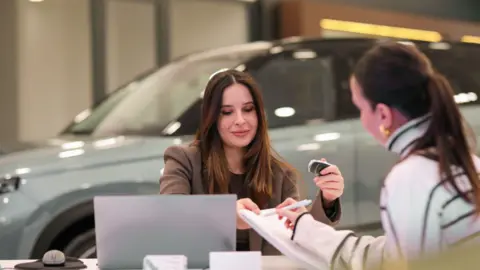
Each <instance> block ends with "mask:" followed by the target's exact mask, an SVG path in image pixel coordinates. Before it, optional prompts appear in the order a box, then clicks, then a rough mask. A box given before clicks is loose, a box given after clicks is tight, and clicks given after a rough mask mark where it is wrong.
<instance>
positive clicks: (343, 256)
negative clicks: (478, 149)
mask: <svg viewBox="0 0 480 270" xmlns="http://www.w3.org/2000/svg"><path fill="white" fill-rule="evenodd" d="M350 88H351V92H352V101H353V103H354V104H355V105H356V106H357V107H358V109H359V110H360V113H361V116H360V119H361V122H362V124H363V126H364V128H365V129H366V130H367V131H368V132H369V133H370V134H371V135H372V136H373V137H374V138H375V139H376V140H377V141H379V142H380V143H382V144H383V145H384V146H385V147H386V148H387V149H388V150H389V151H392V152H395V153H398V155H399V156H400V161H399V162H398V163H397V164H396V165H395V166H394V167H393V168H392V170H391V172H390V173H389V174H388V176H387V178H386V179H385V181H384V185H383V188H382V192H381V196H380V206H381V209H380V211H381V221H382V226H383V229H384V231H385V235H384V236H381V237H376V238H375V237H371V236H362V237H357V236H355V234H354V233H353V232H351V231H337V230H335V229H334V228H332V227H330V226H328V225H325V224H322V223H320V222H317V221H315V220H314V219H313V218H312V217H311V216H310V215H309V214H308V213H307V212H306V211H305V209H297V210H296V211H285V210H280V209H278V210H277V211H278V214H279V217H281V218H282V217H286V220H287V221H286V222H287V224H286V225H287V226H288V227H291V228H292V229H293V232H292V240H293V241H295V242H296V243H297V244H298V245H300V246H302V247H304V248H306V249H308V250H310V251H312V252H313V253H315V254H316V255H317V256H318V257H319V261H324V262H325V263H326V264H327V265H319V269H328V268H330V269H344V268H345V267H346V268H347V269H366V268H368V269H371V267H372V266H377V267H378V266H380V267H382V266H384V265H382V264H384V263H385V262H386V261H390V260H401V261H404V262H405V261H413V260H417V259H420V258H422V259H423V258H425V257H429V256H431V255H439V254H440V252H443V251H446V250H451V249H452V248H454V247H455V248H456V247H465V246H469V245H471V244H478V243H479V242H480V220H479V219H477V214H478V213H479V212H480V181H479V176H478V172H479V168H480V159H479V158H478V157H477V156H476V155H475V154H474V151H475V150H474V149H475V147H474V145H473V144H472V142H473V140H471V138H473V136H469V135H472V134H469V132H467V131H468V129H466V125H465V121H464V119H463V117H462V115H461V113H460V110H459V108H458V107H457V104H456V103H455V100H454V92H453V90H452V88H451V86H450V84H449V82H448V81H447V80H446V79H445V77H444V76H442V75H441V74H439V73H437V72H436V71H435V70H434V68H433V67H432V65H431V63H430V61H429V59H427V57H426V56H425V55H424V54H423V53H421V52H420V51H419V50H418V49H417V48H416V47H415V46H411V45H403V44H400V43H383V44H380V45H377V46H376V47H374V48H372V49H371V50H369V51H368V52H367V53H366V54H365V55H364V56H363V57H362V58H361V59H360V60H359V62H358V63H357V65H356V67H355V69H354V72H353V75H352V77H351V80H350ZM290 203H294V201H293V200H291V201H290V202H288V203H285V204H282V205H280V207H282V206H284V205H286V204H290ZM379 264H380V265H379ZM325 267H328V268H325Z"/></svg>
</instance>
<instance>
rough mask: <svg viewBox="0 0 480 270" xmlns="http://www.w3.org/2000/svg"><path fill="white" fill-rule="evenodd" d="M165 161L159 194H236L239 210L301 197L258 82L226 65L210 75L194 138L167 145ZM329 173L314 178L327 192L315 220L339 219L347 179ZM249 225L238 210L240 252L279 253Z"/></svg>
mask: <svg viewBox="0 0 480 270" xmlns="http://www.w3.org/2000/svg"><path fill="white" fill-rule="evenodd" d="M164 160H165V168H164V172H163V175H162V176H161V178H160V193H161V194H227V193H229V194H237V196H238V199H239V200H238V201H237V210H239V209H242V208H247V209H249V210H252V211H255V212H258V211H259V209H265V208H272V207H276V206H277V205H278V204H280V203H281V202H282V201H284V200H286V199H287V198H293V199H298V197H299V192H298V188H297V180H299V179H298V176H297V174H296V172H295V170H294V168H292V167H291V166H290V165H289V164H288V163H286V162H285V161H282V160H281V159H280V158H279V157H278V156H277V155H276V154H274V151H273V150H272V147H271V145H270V139H269V136H268V126H267V121H266V115H265V108H264V105H263V100H262V95H261V92H260V90H259V86H258V85H257V84H256V82H255V81H254V79H253V78H252V77H251V76H250V75H248V74H247V73H245V72H240V71H236V70H222V71H219V72H217V73H216V74H214V75H213V76H212V77H211V79H210V80H209V82H208V84H207V87H206V89H205V92H204V95H203V104H202V111H201V123H200V128H199V131H198V133H197V135H196V139H195V140H194V142H193V143H191V144H190V145H183V146H171V147H169V148H168V149H167V150H166V151H165V154H164ZM325 170H327V169H325ZM325 174H326V175H323V176H319V177H317V178H316V179H315V181H316V183H318V185H319V186H320V187H322V188H321V190H324V192H319V196H318V197H317V199H316V200H315V201H314V204H313V206H312V209H311V213H312V215H313V217H314V218H315V219H316V220H319V221H321V222H324V223H326V224H334V223H336V222H337V221H338V220H339V218H340V212H341V211H340V210H341V209H340V203H339V200H338V198H339V197H340V195H341V194H342V192H343V178H342V176H341V174H340V171H339V170H338V168H336V167H335V166H330V167H329V168H328V172H325ZM247 229H249V227H248V225H247V224H246V223H245V222H243V221H242V219H241V218H239V217H238V215H237V230H238V231H237V251H245V250H261V251H262V254H263V255H275V254H279V253H278V251H277V250H276V249H275V248H273V247H272V246H271V245H269V244H268V243H262V239H261V238H260V236H259V235H258V234H256V233H254V232H253V231H252V230H247Z"/></svg>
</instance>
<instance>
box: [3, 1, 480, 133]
mask: <svg viewBox="0 0 480 270" xmlns="http://www.w3.org/2000/svg"><path fill="white" fill-rule="evenodd" d="M479 8H480V2H479V1H476V0H424V1H416V0H404V1H397V0H330V1H329V0H323V1H320V0H319V1H315V0H309V1H308V0H305V1H300V0H299V1H295V0H292V1H288V0H283V1H282V0H257V1H255V0H243V1H241V0H75V1H68V0H43V1H41V0H31V1H29V0H2V1H0V36H1V38H0V102H1V105H0V125H1V127H2V128H1V132H0V141H10V140H17V139H20V140H39V139H45V138H49V137H51V136H53V135H56V134H57V133H58V132H59V131H60V130H61V129H62V128H64V127H65V125H67V124H68V123H69V122H70V120H71V119H72V118H73V117H74V116H75V115H77V114H78V113H79V112H80V111H82V110H83V109H85V108H87V107H89V106H91V105H92V104H93V103H95V102H97V101H99V100H101V99H102V98H103V97H104V96H105V95H107V94H108V93H110V92H112V91H113V90H115V89H116V88H118V87H119V86H120V85H123V84H124V83H126V82H128V81H130V80H132V79H133V78H134V77H135V76H137V75H139V74H142V73H144V72H146V71H148V70H151V69H153V68H155V67H158V66H161V65H163V64H165V63H167V62H168V61H169V60H171V59H174V58H176V57H178V56H181V55H184V54H187V53H191V52H194V51H199V50H204V49H209V48H215V47H221V46H225V45H233V44H240V43H245V42H249V41H257V40H272V39H278V38H284V37H289V36H316V37H324V38H332V37H358V36H371V35H374V34H375V33H371V32H369V31H362V29H361V27H362V26H360V28H359V29H355V27H357V28H358V26H356V25H348V24H345V23H343V24H342V21H343V22H349V21H351V22H362V23H368V24H375V25H388V26H396V27H405V28H412V29H419V30H429V31H437V32H440V33H441V34H442V38H443V39H445V38H446V39H452V40H460V39H462V38H465V39H466V37H464V36H480V27H479V25H480V13H479V12H478V10H479ZM322 19H329V20H327V21H325V22H324V23H323V24H322V25H323V26H322V25H321V24H320V21H321V20H322ZM337 20H338V21H337ZM365 29H366V28H365ZM365 29H364V30H365ZM371 29H373V28H371ZM367 30H368V29H367ZM387 31H390V32H391V31H393V30H387ZM355 32H359V33H355ZM387 35H388V33H387ZM411 35H415V33H406V36H405V37H408V36H411ZM417 35H418V34H417ZM405 37H404V38H405ZM425 39H431V40H435V39H436V37H425ZM478 39H479V38H472V39H470V41H478ZM45 104H48V106H45Z"/></svg>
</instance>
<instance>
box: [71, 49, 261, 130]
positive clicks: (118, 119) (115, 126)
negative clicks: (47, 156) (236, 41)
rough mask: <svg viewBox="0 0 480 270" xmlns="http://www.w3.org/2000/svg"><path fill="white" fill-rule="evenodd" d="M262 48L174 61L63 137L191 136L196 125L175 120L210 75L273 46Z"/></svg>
mask: <svg viewBox="0 0 480 270" xmlns="http://www.w3.org/2000/svg"><path fill="white" fill-rule="evenodd" d="M260 45H261V46H254V47H251V48H247V49H236V50H233V51H231V53H226V52H225V53H219V54H214V53H212V55H208V56H201V57H199V56H195V55H193V56H191V57H187V58H186V59H184V60H179V61H175V62H172V63H170V64H168V65H167V66H165V67H162V68H160V69H158V70H157V71H156V72H154V73H152V74H150V75H148V76H146V77H144V78H142V79H139V80H137V81H134V82H132V83H130V84H129V85H127V86H125V87H123V88H121V89H119V90H117V91H115V92H114V93H112V94H111V95H110V96H109V97H108V98H107V99H105V100H104V101H103V102H102V103H100V104H99V105H98V106H96V107H95V108H94V109H93V110H91V111H88V114H86V116H85V117H82V118H81V119H79V120H77V119H76V120H75V121H74V122H73V123H71V124H70V126H69V127H68V128H67V129H66V130H65V131H64V132H63V134H84V135H93V136H114V135H156V136H158V135H172V134H173V133H175V131H176V130H177V129H179V128H182V130H183V131H185V132H187V131H188V132H191V131H192V130H195V129H196V127H197V126H198V123H195V124H194V125H193V126H190V127H188V128H187V129H185V125H186V124H189V125H191V123H193V122H192V121H182V122H180V121H178V120H177V118H179V117H180V116H181V115H182V114H183V113H184V112H185V111H186V110H187V109H188V108H190V107H192V106H193V104H195V102H197V100H198V99H199V98H200V95H201V93H202V91H203V90H204V88H205V85H206V84H207V82H208V79H209V77H210V76H211V74H212V73H214V72H216V71H218V70H219V69H222V68H233V67H236V66H237V65H239V64H242V63H244V62H245V61H246V60H248V59H250V58H251V57H253V56H255V55H261V54H263V53H265V52H266V48H267V46H269V45H268V44H260ZM197 114H198V112H197ZM187 122H188V123H187Z"/></svg>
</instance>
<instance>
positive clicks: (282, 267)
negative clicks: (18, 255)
mask: <svg viewBox="0 0 480 270" xmlns="http://www.w3.org/2000/svg"><path fill="white" fill-rule="evenodd" d="M28 261H30V260H3V261H2V260H0V266H1V268H0V269H13V267H14V266H15V265H16V264H18V263H23V262H28ZM82 261H83V262H84V263H85V264H86V265H87V269H86V270H98V267H97V259H83V260H82ZM262 269H263V270H303V269H304V268H302V267H300V266H299V265H298V264H297V263H295V262H293V261H291V260H290V259H288V258H287V257H285V256H263V257H262Z"/></svg>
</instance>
